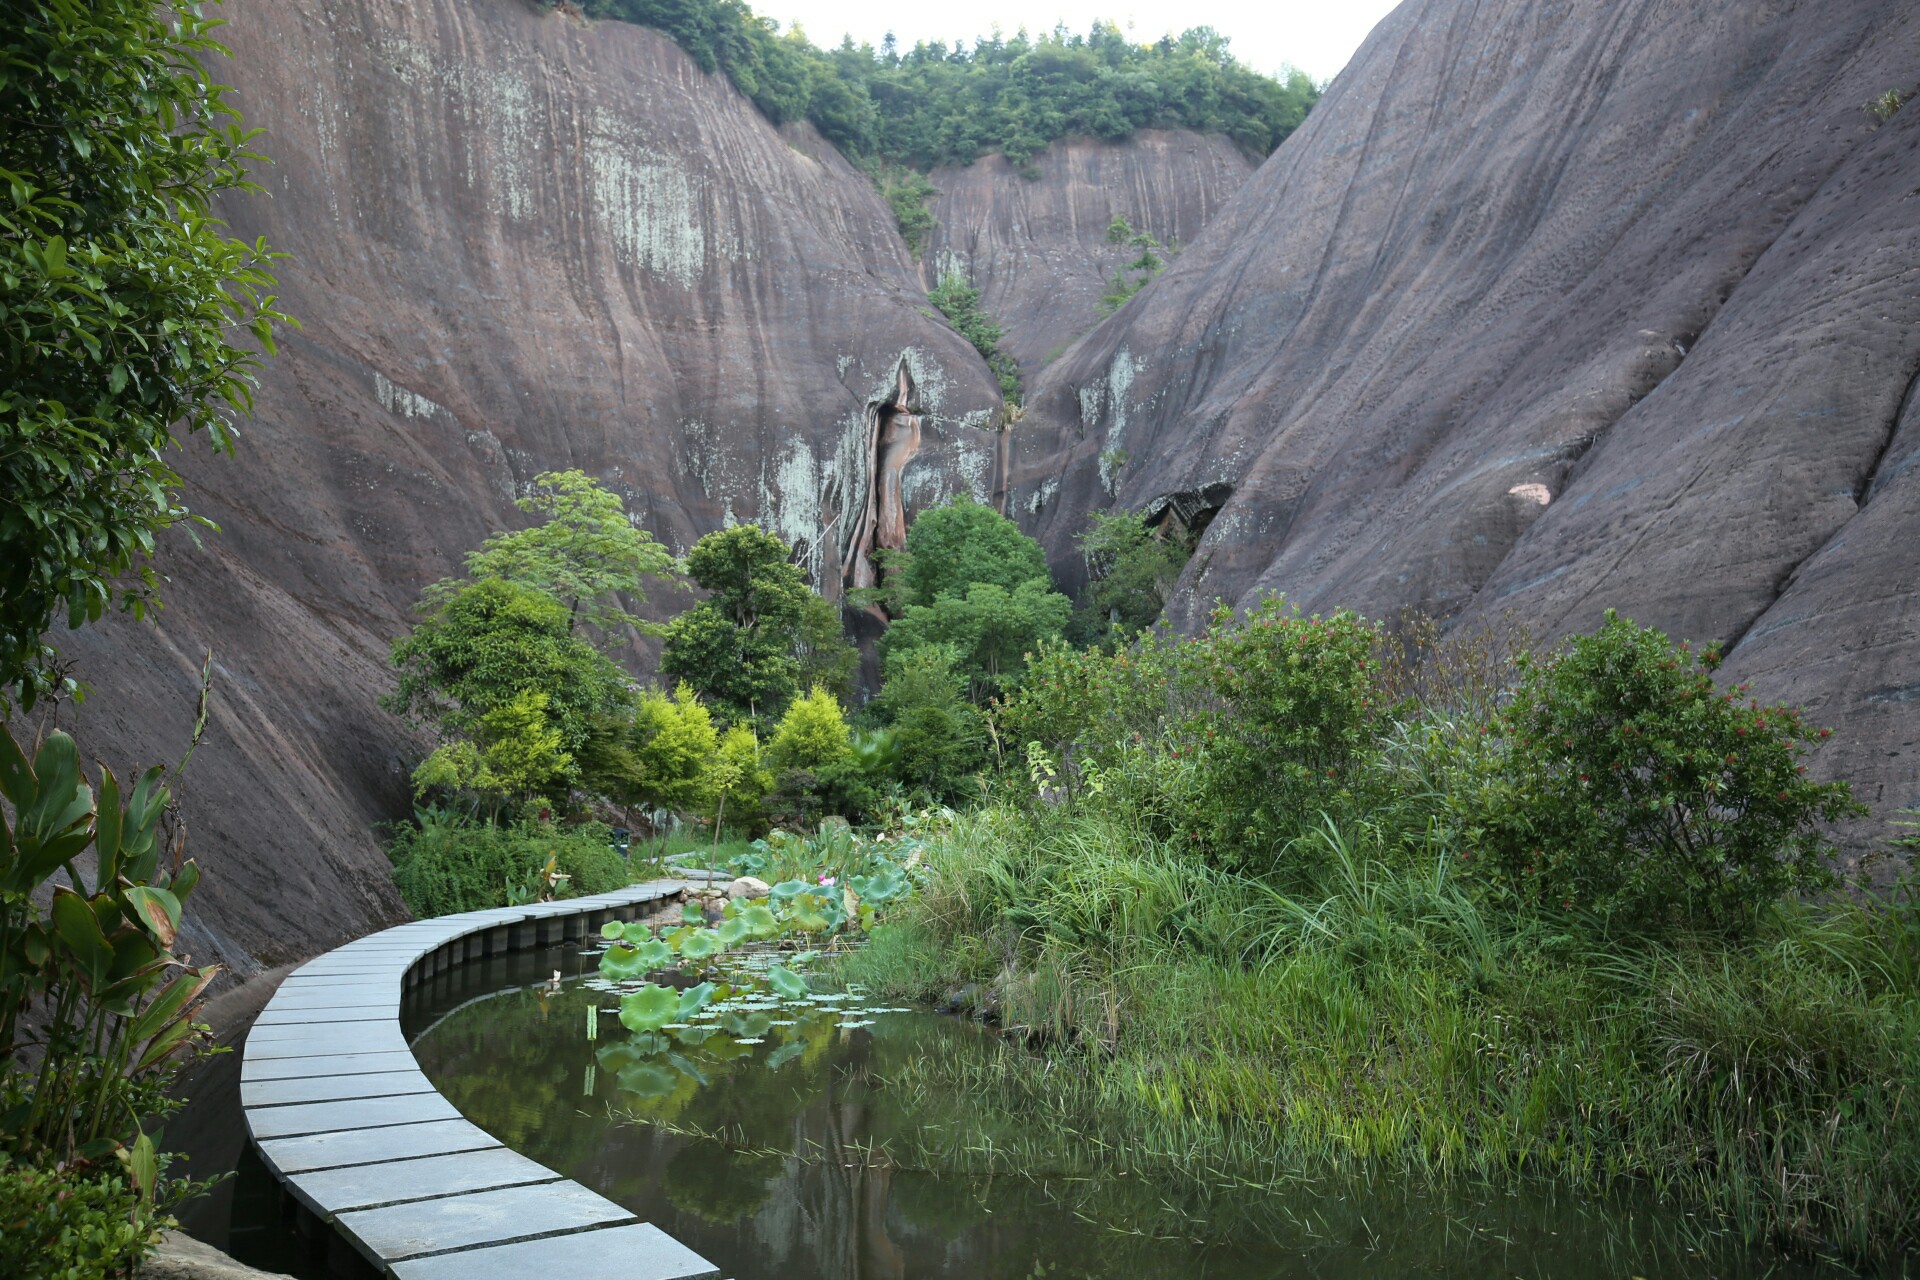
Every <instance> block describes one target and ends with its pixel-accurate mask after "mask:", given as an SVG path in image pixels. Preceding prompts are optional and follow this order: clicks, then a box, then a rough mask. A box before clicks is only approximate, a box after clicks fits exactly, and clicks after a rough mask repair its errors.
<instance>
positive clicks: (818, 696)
mask: <svg viewBox="0 0 1920 1280" xmlns="http://www.w3.org/2000/svg"><path fill="white" fill-rule="evenodd" d="M852 751H853V747H852V745H851V744H850V742H849V741H848V737H847V718H846V716H845V715H844V714H842V712H841V710H840V703H839V701H838V700H837V699H835V698H834V696H833V695H832V694H831V693H828V692H827V691H826V689H824V688H822V687H821V686H820V685H815V686H814V687H813V692H811V693H809V694H808V695H807V696H806V697H804V698H796V699H795V700H794V702H793V705H791V706H789V707H788V708H787V712H786V714H785V715H783V716H781V717H780V725H779V727H778V728H776V729H775V730H774V733H773V741H772V742H770V743H768V744H767V763H768V765H769V766H771V767H772V768H773V769H774V770H775V771H778V770H781V769H816V770H817V769H819V768H820V767H821V766H822V765H826V764H831V763H833V762H834V761H836V760H842V759H845V758H846V757H847V756H848V755H850V754H851V753H852Z"/></svg>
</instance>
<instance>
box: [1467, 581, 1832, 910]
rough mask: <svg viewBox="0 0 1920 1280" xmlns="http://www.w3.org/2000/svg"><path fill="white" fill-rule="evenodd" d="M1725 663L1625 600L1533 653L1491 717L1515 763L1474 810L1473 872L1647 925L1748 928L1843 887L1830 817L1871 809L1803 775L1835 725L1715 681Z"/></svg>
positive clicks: (1481, 792)
mask: <svg viewBox="0 0 1920 1280" xmlns="http://www.w3.org/2000/svg"><path fill="white" fill-rule="evenodd" d="M1719 662H1720V655H1719V654H1718V652H1717V651H1715V650H1713V649H1708V650H1706V651H1705V652H1703V653H1700V654H1698V655H1696V654H1695V653H1694V652H1693V651H1692V649H1691V647H1690V646H1688V645H1685V644H1682V645H1679V646H1675V645H1674V644H1672V643H1671V642H1670V641H1669V640H1668V639H1667V637H1666V636H1664V635H1662V634H1661V633H1660V632H1659V631H1656V630H1654V629H1653V628H1651V627H1638V626H1635V625H1634V624H1633V623H1632V622H1630V621H1628V620H1626V619H1624V618H1621V617H1618V616H1617V615H1615V614H1614V613H1613V611H1611V610H1609V611H1608V612H1607V617H1606V622H1605V624H1604V625H1603V626H1602V627H1601V629H1600V631H1599V633H1598V634H1596V635H1591V636H1581V637H1577V638H1575V639H1574V640H1573V641H1572V642H1570V643H1569V645H1568V646H1567V648H1566V649H1565V650H1564V651H1563V652H1562V653H1560V654H1557V655H1554V656H1552V657H1548V658H1545V659H1529V658H1524V657H1523V658H1522V659H1521V661H1520V670H1521V678H1520V686H1519V689H1518V691H1517V692H1516V694H1515V696H1514V698H1513V701H1512V702H1511V704H1510V705H1509V706H1508V707H1507V708H1506V709H1505V710H1504V711H1503V712H1501V713H1500V714H1499V715H1497V716H1496V717H1495V718H1494V720H1493V722H1492V723H1491V724H1490V725H1489V726H1488V728H1489V732H1490V733H1492V734H1494V735H1497V736H1498V738H1499V739H1500V742H1501V745H1502V746H1503V748H1504V758H1503V761H1502V763H1501V765H1500V766H1499V768H1498V772H1497V774H1496V776H1494V777H1493V778H1491V779H1490V780H1489V781H1488V783H1487V785H1485V786H1484V787H1481V788H1479V789H1478V791H1477V792H1476V793H1474V794H1472V795H1470V796H1469V797H1468V798H1467V800H1466V802H1465V805H1464V807H1465V808H1466V810H1467V812H1468V813H1469V814H1470V815H1471V817H1472V820H1473V821H1472V826H1471V829H1470V831H1469V833H1468V838H1469V842H1470V843H1471V844H1472V846H1473V850H1472V852H1471V861H1470V865H1471V867H1472V869H1473V871H1474V872H1475V874H1477V875H1478V876H1480V877H1482V878H1483V879H1485V880H1488V881H1491V882H1493V883H1496V884H1499V885H1500V886H1502V887H1504V888H1506V889H1508V890H1511V891H1512V892H1514V893H1517V894H1518V895H1520V896H1521V897H1522V898H1523V899H1524V900H1527V901H1531V902H1536V903H1542V904H1546V905H1550V906H1558V907H1561V908H1573V909H1578V910H1580V911H1582V912H1590V913H1593V914H1595V915H1598V916H1602V917H1605V918H1607V919H1608V920H1610V921H1611V922H1613V923H1615V924H1617V925H1623V926H1626V927H1629V928H1638V929H1651V930H1660V929H1665V928H1669V927H1674V926H1684V927H1709V928H1716V929H1731V930H1738V929H1743V928H1746V927H1748V926H1750V925H1751V923H1752V920H1753V916H1754V913H1755V911H1756V910H1757V909H1758V908H1760V907H1761V906H1763V905H1765V904H1767V903H1770V902H1773V901H1775V900H1776V899H1778V898H1779V897H1780V896H1781V895H1782V894H1785V893H1789V892H1794V891H1807V890H1812V889H1818V888H1821V887H1824V886H1826V885H1829V884H1831V883H1832V881H1833V876H1832V872H1831V870H1830V869H1829V860H1830V857H1831V854H1832V844H1831V842H1830V841H1829V840H1828V839H1827V837H1826V836H1825V835H1824V834H1823V832H1822V831H1821V829H1820V825H1819V824H1820V823H1822V822H1831V821H1834V820H1836V819H1839V818H1843V817H1848V816H1852V815H1854V814H1857V813H1861V812H1864V810H1862V809H1861V808H1860V807H1859V806H1858V805H1856V804H1854V802H1853V799H1852V792H1851V790H1850V789H1849V788H1848V786H1847V784H1845V783H1844V782H1831V783H1821V782H1814V781H1812V780H1811V779H1809V778H1808V777H1807V776H1806V774H1807V769H1806V766H1805V764H1803V763H1802V757H1803V756H1804V754H1805V752H1806V749H1807V747H1808V746H1809V745H1810V744H1813V743H1815V742H1818V741H1819V740H1820V739H1822V738H1825V737H1826V736H1827V732H1828V731H1827V730H1824V729H1822V730H1818V731H1816V730H1813V729H1810V728H1808V726H1807V725H1806V723H1805V721H1803V720H1802V719H1801V717H1800V714H1799V712H1798V711H1796V710H1794V709H1791V708H1788V707H1778V706H1774V707H1763V706H1761V705H1760V704H1759V703H1758V702H1752V701H1742V697H1741V695H1742V694H1744V693H1745V692H1746V689H1745V686H1741V687H1739V688H1736V689H1721V688H1719V687H1718V686H1716V685H1715V684H1714V682H1713V678H1712V674H1711V673H1712V671H1713V670H1714V668H1715V667H1717V666H1718V665H1719Z"/></svg>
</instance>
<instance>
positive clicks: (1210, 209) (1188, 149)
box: [920, 129, 1253, 378]
mask: <svg viewBox="0 0 1920 1280" xmlns="http://www.w3.org/2000/svg"><path fill="white" fill-rule="evenodd" d="M1028 172H1029V173H1031V174H1032V176H1031V177H1028V176H1023V175H1022V172H1021V170H1020V169H1018V168H1016V167H1015V166H1014V165H1013V164H1011V163H1009V162H1008V160H1007V158H1006V157H1005V156H1002V155H997V154H996V155H991V156H987V157H984V158H983V159H981V160H979V161H976V162H975V163H973V164H971V165H968V166H966V167H965V168H946V169H937V170H935V171H934V173H933V185H934V186H935V187H936V188H938V189H939V192H940V194H939V195H938V196H937V197H936V198H935V199H934V200H933V201H932V203H931V205H930V207H931V208H932V210H933V214H934V218H935V227H934V230H933V233H932V234H931V235H930V236H929V237H928V240H927V244H926V246H925V249H924V252H923V254H922V259H921V268H920V277H921V280H922V282H923V283H924V284H925V285H926V287H927V288H929V289H932V288H933V287H934V286H935V285H937V284H939V283H940V274H941V272H943V271H947V270H954V269H957V270H959V271H960V273H961V274H963V275H965V276H967V277H968V279H970V280H971V281H972V282H973V284H974V285H975V286H976V287H978V288H979V290H980V305H981V308H982V309H983V310H984V311H986V312H987V314H988V315H990V316H992V317H993V318H994V319H995V320H996V321H997V322H999V323H1000V324H1001V325H1003V326H1004V327H1005V329H1006V331H1007V336H1006V338H1005V339H1004V341H1003V342H1002V343H1001V345H1002V346H1003V347H1004V348H1005V349H1006V350H1007V351H1008V352H1010V353H1011V354H1012V355H1013V357H1014V358H1015V359H1016V360H1018V361H1019V362H1020V367H1021V370H1022V371H1023V372H1024V373H1025V374H1026V376H1027V377H1028V378H1032V377H1033V376H1034V375H1035V374H1036V373H1038V372H1039V370H1040V369H1041V368H1042V367H1043V366H1044V365H1045V364H1047V362H1048V361H1049V360H1051V359H1052V358H1053V357H1054V356H1057V355H1059V354H1060V353H1061V352H1062V351H1064V350H1065V349H1066V347H1067V345H1068V344H1069V343H1071V342H1072V341H1073V340H1074V339H1075V338H1078V337H1079V336H1080V335H1082V334H1084V333H1086V332H1087V331H1088V330H1090V329H1092V328H1093V327H1094V326H1095V325H1096V324H1098V323H1100V319H1101V315H1100V299H1101V298H1102V297H1104V296H1105V295H1106V294H1107V293H1108V292H1109V284H1108V282H1109V281H1110V280H1111V279H1112V278H1113V276H1114V273H1115V272H1117V271H1119V270H1120V268H1121V267H1122V266H1123V265H1125V264H1126V263H1128V262H1130V261H1132V260H1133V259H1134V258H1136V257H1138V256H1139V252H1140V251H1139V250H1138V249H1135V248H1133V247H1131V246H1127V245H1113V244H1109V243H1108V242H1107V227H1108V226H1109V224H1111V223H1112V222H1113V220H1114V219H1115V218H1116V217H1120V218H1125V219H1126V220H1127V222H1128V223H1129V224H1130V225H1131V226H1132V227H1133V229H1134V230H1135V231H1140V232H1146V233H1147V234H1149V235H1152V236H1154V237H1155V238H1156V239H1158V240H1159V241H1160V242H1161V243H1162V244H1165V245H1169V246H1180V245H1185V244H1186V243H1188V242H1189V241H1191V240H1192V239H1193V238H1194V237H1195V236H1197V235H1199V234H1200V231H1201V228H1203V227H1205V226H1206V225H1207V223H1208V222H1210V221H1212V219H1213V215H1214V214H1215V213H1217V212H1219V210H1220V207H1221V206H1222V205H1223V204H1225V203H1226V201H1227V198H1228V197H1229V196H1231V195H1232V194H1233V193H1234V192H1236V191H1238V190H1239V189H1240V187H1241V186H1242V185H1244V184H1245V182H1246V180H1247V178H1248V177H1249V176H1250V175H1251V174H1252V173H1253V162H1252V161H1250V160H1248V159H1247V157H1246V156H1245V155H1244V154H1243V153H1242V152H1241V151H1240V150H1239V149H1238V148H1237V147H1235V146H1234V144H1233V143H1232V142H1231V141H1230V140H1228V139H1227V138H1224V137H1220V136H1217V135H1215V136H1207V135H1203V134H1198V133H1193V132H1190V131H1188V130H1185V129H1144V130H1142V131H1140V132H1139V133H1137V134H1135V135H1134V136H1133V137H1132V138H1130V139H1128V140H1127V141H1125V142H1117V143H1114V142H1100V141H1097V140H1095V139H1092V138H1072V139H1067V140H1065V141H1062V142H1057V143H1055V144H1054V145H1052V146H1050V147H1048V148H1047V149H1046V150H1045V151H1042V152H1041V153H1040V154H1039V155H1037V156H1035V157H1034V158H1033V162H1032V166H1031V168H1030V169H1029V170H1028Z"/></svg>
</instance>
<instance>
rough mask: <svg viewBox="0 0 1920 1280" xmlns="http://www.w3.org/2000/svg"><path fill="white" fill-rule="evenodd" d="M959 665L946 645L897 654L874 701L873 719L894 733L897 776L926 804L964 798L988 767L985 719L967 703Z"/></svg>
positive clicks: (891, 752)
mask: <svg viewBox="0 0 1920 1280" xmlns="http://www.w3.org/2000/svg"><path fill="white" fill-rule="evenodd" d="M957 666H958V657H957V655H956V654H955V653H954V651H953V649H952V648H950V647H949V646H946V645H939V644H934V645H927V646H924V647H921V648H916V649H911V650H907V651H905V652H900V653H895V654H893V655H891V656H890V657H889V659H888V662H887V682H886V685H885V686H884V687H883V688H882V689H881V692H880V696H879V697H878V698H876V699H874V702H873V710H874V714H875V715H877V716H879V717H880V718H881V719H882V720H883V721H884V722H885V727H886V728H887V729H889V730H890V731H891V733H892V741H891V744H890V747H889V748H888V754H889V755H890V757H891V768H892V770H893V775H894V777H895V778H896V779H897V780H898V781H899V783H900V784H901V785H902V786H903V787H905V788H906V790H907V791H908V792H909V793H911V794H913V795H915V796H919V797H922V798H924V799H929V800H936V801H942V802H945V801H950V800H953V799H957V798H959V797H961V796H962V795H964V794H966V792H967V791H968V789H969V783H970V779H971V778H972V776H973V775H974V774H975V773H976V772H978V771H979V770H980V769H982V768H984V767H985V766H986V763H987V724H986V718H985V717H984V716H982V715H981V714H980V711H979V709H978V708H976V707H975V706H974V705H973V704H972V703H971V702H969V701H968V700H967V696H966V681H965V678H964V677H963V676H961V674H960V673H959V671H958V670H957V669H956V668H957Z"/></svg>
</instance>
